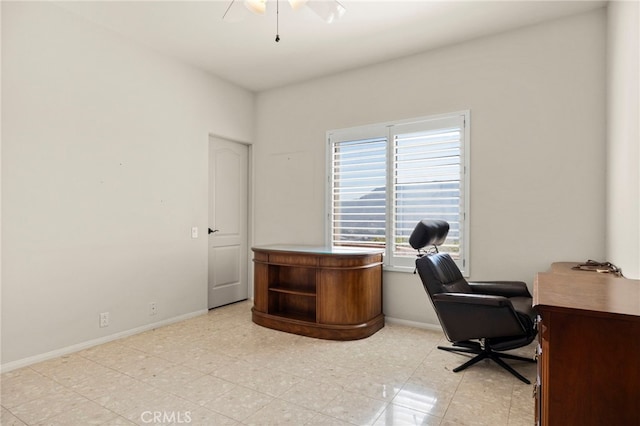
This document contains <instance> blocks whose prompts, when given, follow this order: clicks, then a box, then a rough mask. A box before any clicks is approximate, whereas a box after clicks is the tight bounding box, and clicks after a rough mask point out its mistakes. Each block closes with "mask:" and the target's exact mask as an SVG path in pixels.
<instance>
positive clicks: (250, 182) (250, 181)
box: [203, 132, 255, 301]
mask: <svg viewBox="0 0 640 426" xmlns="http://www.w3.org/2000/svg"><path fill="white" fill-rule="evenodd" d="M211 138H217V139H224V140H226V141H228V142H233V143H237V144H240V145H244V146H246V147H247V151H248V152H247V155H248V164H247V210H248V212H247V248H248V251H249V253H247V265H246V266H247V286H248V287H249V288H248V289H247V298H248V299H247V300H251V301H253V252H252V251H251V247H253V230H254V214H253V205H254V192H253V189H254V188H255V184H254V173H253V143H251V142H247V141H242V140H239V139H234V138H230V137H228V136H222V135H220V134H217V133H213V132H209V134H208V136H207V151H206V152H209V145H210V144H211ZM210 170H211V163H210V162H209V155H207V176H209V172H210ZM209 185H211V182H210V181H209V179H208V178H207V226H206V227H205V228H203V229H209V228H208V227H209V225H211V224H210V223H208V222H209V213H210V212H209V201H210V200H209V194H210V191H209ZM205 240H207V241H208V235H207V234H205ZM206 247H207V253H208V250H209V245H208V244H207V246H206ZM206 263H207V270H206V276H208V275H209V255H208V254H207V262H206ZM208 293H209V282H208V279H207V298H208V297H209V295H208Z"/></svg>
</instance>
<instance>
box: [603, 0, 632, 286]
mask: <svg viewBox="0 0 640 426" xmlns="http://www.w3.org/2000/svg"><path fill="white" fill-rule="evenodd" d="M639 15H640V3H638V2H635V1H612V2H610V3H609V6H608V21H607V24H608V25H607V28H608V32H607V37H608V38H607V64H608V68H607V95H608V96H607V243H606V244H607V259H608V260H609V261H611V262H613V263H615V264H616V265H618V266H619V267H620V268H622V272H623V274H624V275H625V277H627V278H635V279H640V205H639V204H640V107H639V104H640V85H639V83H638V81H639V80H640V66H639V63H640V57H639V52H640V23H639V22H640V16H639Z"/></svg>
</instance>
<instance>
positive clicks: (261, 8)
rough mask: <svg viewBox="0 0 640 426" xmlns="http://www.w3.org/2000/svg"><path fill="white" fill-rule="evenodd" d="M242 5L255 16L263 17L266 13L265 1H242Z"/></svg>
mask: <svg viewBox="0 0 640 426" xmlns="http://www.w3.org/2000/svg"><path fill="white" fill-rule="evenodd" d="M244 5H245V7H246V8H247V9H249V10H250V11H251V12H253V13H255V14H257V15H264V14H265V12H266V11H267V0H244Z"/></svg>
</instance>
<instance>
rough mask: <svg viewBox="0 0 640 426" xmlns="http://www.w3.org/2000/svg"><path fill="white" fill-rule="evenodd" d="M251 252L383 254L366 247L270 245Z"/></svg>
mask: <svg viewBox="0 0 640 426" xmlns="http://www.w3.org/2000/svg"><path fill="white" fill-rule="evenodd" d="M251 249H252V250H253V251H256V250H260V251H280V252H289V253H308V254H318V255H346V256H349V255H352V256H362V255H369V254H380V253H384V250H383V249H374V248H366V247H332V246H311V245H298V244H272V245H265V246H256V247H252V248H251Z"/></svg>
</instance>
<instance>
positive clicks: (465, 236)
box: [325, 110, 471, 277]
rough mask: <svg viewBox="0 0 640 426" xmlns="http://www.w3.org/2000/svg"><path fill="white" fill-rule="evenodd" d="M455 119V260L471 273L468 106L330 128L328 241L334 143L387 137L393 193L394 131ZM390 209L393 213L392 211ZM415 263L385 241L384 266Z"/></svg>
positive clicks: (328, 236)
mask: <svg viewBox="0 0 640 426" xmlns="http://www.w3.org/2000/svg"><path fill="white" fill-rule="evenodd" d="M452 121H458V122H461V123H462V125H461V130H462V134H461V137H460V139H461V147H460V155H461V156H462V158H461V171H460V173H461V177H460V186H461V191H462V194H461V196H460V216H461V222H460V233H461V235H460V242H459V244H460V252H459V259H458V260H456V263H457V264H458V267H459V268H460V270H461V271H462V273H463V275H464V276H466V277H468V276H469V275H470V271H469V241H470V238H469V221H470V214H469V207H470V204H469V198H470V197H469V194H470V182H469V181H470V179H469V176H470V158H471V155H470V139H471V138H470V133H471V132H470V127H471V113H470V111H469V110H464V111H457V112H453V113H447V114H438V115H431V116H426V117H418V118H412V119H407V120H398V121H391V122H385V123H378V124H371V125H365V126H358V127H351V128H344V129H335V130H330V131H328V132H327V135H326V136H327V147H326V170H327V190H326V191H325V192H326V202H325V217H326V222H325V224H326V225H325V241H326V243H327V245H332V240H333V235H332V234H333V227H332V223H333V194H332V189H333V180H332V179H333V170H332V163H333V143H337V142H345V141H357V140H363V139H374V138H382V137H385V138H386V141H387V157H386V162H387V176H386V186H385V188H386V192H387V194H392V188H393V187H394V170H393V166H394V157H395V155H394V143H390V142H391V141H393V140H394V139H393V137H394V135H395V134H399V133H400V134H402V133H407V132H410V131H412V130H414V129H418V130H428V129H430V128H442V127H443V126H444V125H446V124H447V123H450V122H452ZM386 211H387V218H386V241H390V238H393V235H395V232H394V231H395V230H394V229H393V226H394V215H393V213H394V197H393V196H387V199H386ZM389 212H391V213H392V214H391V215H389ZM414 266H415V256H412V257H406V256H395V255H394V254H393V244H386V246H385V255H384V269H385V270H389V271H398V272H413V271H414Z"/></svg>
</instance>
